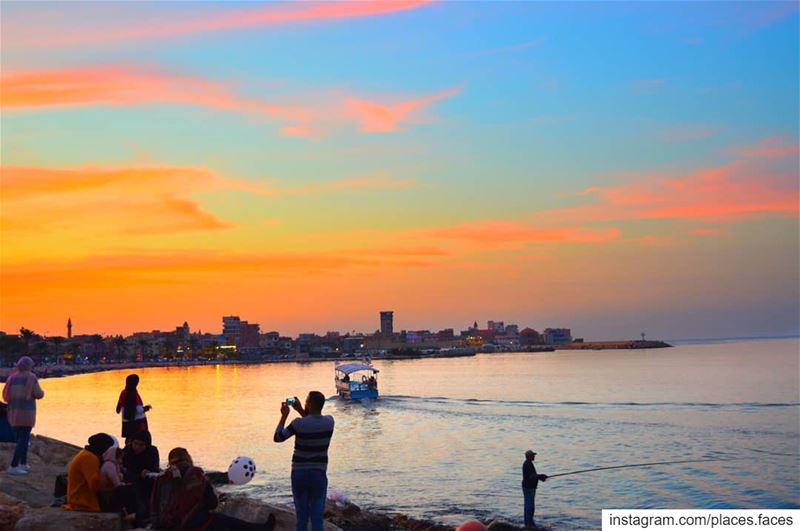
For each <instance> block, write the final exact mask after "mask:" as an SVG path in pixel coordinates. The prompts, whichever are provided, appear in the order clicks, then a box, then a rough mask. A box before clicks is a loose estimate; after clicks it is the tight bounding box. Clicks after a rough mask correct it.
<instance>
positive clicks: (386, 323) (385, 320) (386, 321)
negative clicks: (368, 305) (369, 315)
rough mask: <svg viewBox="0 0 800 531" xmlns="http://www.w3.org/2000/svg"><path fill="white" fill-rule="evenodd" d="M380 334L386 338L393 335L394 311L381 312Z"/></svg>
mask: <svg viewBox="0 0 800 531" xmlns="http://www.w3.org/2000/svg"><path fill="white" fill-rule="evenodd" d="M381 335H382V336H383V337H387V338H388V337H392V336H393V335H394V312H381Z"/></svg>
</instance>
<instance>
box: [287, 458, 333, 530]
mask: <svg viewBox="0 0 800 531" xmlns="http://www.w3.org/2000/svg"><path fill="white" fill-rule="evenodd" d="M327 492H328V476H327V475H325V471H324V470H292V496H293V497H294V510H295V516H296V517H297V528H296V529H297V531H307V530H308V519H309V518H310V519H311V531H322V528H323V517H322V516H323V514H324V513H325V495H326V494H327Z"/></svg>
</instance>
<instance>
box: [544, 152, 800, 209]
mask: <svg viewBox="0 0 800 531" xmlns="http://www.w3.org/2000/svg"><path fill="white" fill-rule="evenodd" d="M628 179H629V180H630V181H631V182H629V183H627V184H621V185H618V186H604V187H593V188H589V189H587V190H585V191H584V194H583V195H584V196H585V197H593V198H594V202H592V203H588V204H583V205H578V206H574V207H565V208H561V209H554V210H549V211H542V212H538V213H536V214H535V215H534V219H537V220H540V221H542V220H544V221H546V222H547V223H548V224H558V225H564V224H574V223H578V224H582V223H587V222H589V223H591V222H607V221H622V220H646V219H699V220H705V221H734V220H739V219H751V218H775V217H794V216H797V215H798V201H797V194H798V189H797V180H798V174H797V170H796V169H795V170H793V171H789V172H785V171H779V170H775V169H773V168H771V167H770V166H767V165H764V164H757V163H752V162H744V161H740V162H735V163H732V164H728V165H726V166H721V167H717V168H711V169H706V170H697V171H694V172H690V173H689V174H687V175H683V176H664V175H647V174H645V175H633V176H629V177H628Z"/></svg>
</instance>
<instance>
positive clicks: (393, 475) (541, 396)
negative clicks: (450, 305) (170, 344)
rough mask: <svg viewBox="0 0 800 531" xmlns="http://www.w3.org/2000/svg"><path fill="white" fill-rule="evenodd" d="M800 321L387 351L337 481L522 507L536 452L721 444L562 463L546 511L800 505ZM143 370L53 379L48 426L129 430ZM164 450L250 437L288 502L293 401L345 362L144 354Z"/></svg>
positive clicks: (465, 508) (437, 499)
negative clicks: (713, 336) (452, 350)
mask: <svg viewBox="0 0 800 531" xmlns="http://www.w3.org/2000/svg"><path fill="white" fill-rule="evenodd" d="M798 348H800V342H799V341H798V340H797V339H789V340H786V339H781V340H771V341H741V342H728V343H713V344H689V345H680V346H678V347H675V348H672V349H662V350H649V351H591V352H578V351H573V352H569V351H561V352H549V353H535V354H534V353H530V354H486V355H480V356H477V357H474V358H456V359H433V360H407V361H385V362H377V363H376V366H378V367H379V368H380V369H381V374H380V385H381V392H382V394H383V397H382V398H381V399H380V400H377V401H368V402H364V403H342V402H339V401H337V400H331V401H330V402H329V403H328V404H327V405H326V412H328V413H331V414H333V415H334V416H335V417H336V422H337V425H336V433H335V435H334V440H333V444H332V447H331V466H330V469H329V478H330V487H331V488H334V489H337V490H340V491H342V492H344V493H345V494H347V495H348V496H349V497H350V498H351V499H352V500H353V501H354V502H356V503H358V504H359V505H362V506H367V507H374V508H385V509H389V510H395V511H400V512H404V513H407V514H410V515H414V516H422V517H428V518H433V519H436V520H440V521H445V522H449V523H456V522H458V521H461V520H463V519H465V518H467V517H481V518H487V517H490V516H494V515H497V516H501V517H503V518H506V519H508V520H512V521H518V522H521V518H522V497H521V493H520V488H519V483H520V467H521V465H522V461H523V452H524V451H525V450H526V449H528V448H533V449H534V450H536V451H537V452H538V453H539V455H538V456H537V460H536V464H537V468H538V469H539V471H540V473H546V474H556V473H561V472H568V471H572V470H578V469H584V468H594V467H603V466H614V465H621V464H628V463H642V462H652V461H672V460H688V459H720V460H718V461H711V462H704V463H688V464H680V465H673V466H661V467H653V468H628V469H621V470H609V471H603V472H597V473H589V474H580V475H574V476H567V477H563V478H553V479H552V480H550V481H548V482H547V483H545V484H543V485H541V487H540V489H539V493H538V496H537V520H538V521H540V522H541V523H543V524H545V525H550V526H552V527H553V528H555V529H586V528H598V527H599V526H600V511H601V509H603V508H641V509H644V508H665V509H667V508H670V509H681V508H800V457H799V456H800V382H799V381H798V378H800V376H798V375H800V366H799V365H800V363H799V362H798ZM128 373H129V371H119V372H110V373H98V374H86V375H80V376H75V377H70V378H65V379H56V380H45V381H44V382H43V387H44V388H45V391H46V392H47V397H46V399H45V400H44V401H42V402H41V403H40V409H39V422H38V426H37V428H36V429H35V430H34V431H36V432H38V433H42V434H45V435H50V436H53V437H57V438H61V439H64V440H68V441H70V442H74V443H80V444H83V441H85V439H86V437H87V436H88V435H90V434H91V433H94V432H96V431H104V430H105V431H110V432H113V433H115V434H117V435H118V434H119V418H118V416H117V415H115V414H114V406H115V405H116V400H117V396H118V394H119V391H120V390H121V389H122V387H123V384H124V376H125V375H126V374H128ZM138 373H139V374H140V375H141V376H142V383H141V384H140V391H141V394H142V396H143V398H144V400H145V402H146V403H150V404H152V405H153V410H152V411H151V412H150V414H149V415H148V418H149V420H150V426H151V430H152V431H153V433H154V440H155V443H156V444H157V445H158V446H159V447H160V449H161V452H162V458H164V457H165V456H166V453H167V452H168V451H169V449H170V448H171V447H173V446H185V447H186V448H188V449H189V451H190V452H191V453H192V454H193V455H194V456H195V458H196V461H198V462H199V464H200V465H201V466H204V467H206V468H209V469H220V470H221V469H225V468H227V465H228V464H229V462H230V461H231V460H232V459H233V458H234V457H236V456H237V455H249V456H251V457H253V458H254V459H255V460H256V463H257V464H258V466H259V474H258V476H257V478H256V479H255V480H254V481H253V482H252V483H251V484H249V485H246V486H244V487H239V488H241V489H243V490H245V491H247V492H250V493H251V494H253V495H256V496H263V497H264V498H266V499H269V500H271V501H279V502H285V503H290V501H291V492H290V488H289V480H288V477H289V466H290V458H291V450H292V447H291V444H290V443H285V444H283V445H277V444H275V443H273V442H272V433H273V430H274V428H275V423H276V422H277V419H278V415H279V414H278V409H279V403H280V401H281V400H282V399H283V398H285V397H286V396H291V395H294V394H297V395H301V396H302V395H303V394H304V393H305V392H306V391H307V390H309V389H320V390H322V391H323V392H325V393H326V394H327V395H329V396H330V395H333V363H310V364H303V365H295V364H274V365H260V366H240V367H235V366H222V367H220V366H218V367H188V368H173V369H164V368H156V369H141V370H139V371H138Z"/></svg>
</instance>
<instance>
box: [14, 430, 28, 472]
mask: <svg viewBox="0 0 800 531" xmlns="http://www.w3.org/2000/svg"><path fill="white" fill-rule="evenodd" d="M32 429H33V428H31V427H30V426H14V433H16V435H17V446H16V447H15V448H14V457H12V458H11V466H17V465H25V464H27V463H28V443H29V442H30V440H31V430H32Z"/></svg>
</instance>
